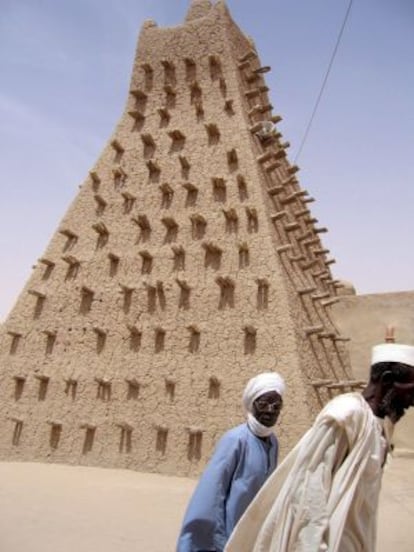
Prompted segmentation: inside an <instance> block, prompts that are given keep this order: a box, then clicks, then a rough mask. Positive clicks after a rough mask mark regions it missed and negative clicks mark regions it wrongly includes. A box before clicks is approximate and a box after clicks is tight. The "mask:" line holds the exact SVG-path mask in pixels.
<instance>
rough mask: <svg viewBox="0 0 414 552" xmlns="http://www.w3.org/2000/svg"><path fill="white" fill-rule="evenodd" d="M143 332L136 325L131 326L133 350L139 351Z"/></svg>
mask: <svg viewBox="0 0 414 552" xmlns="http://www.w3.org/2000/svg"><path fill="white" fill-rule="evenodd" d="M141 341H142V332H141V330H139V329H138V328H136V327H135V326H130V328H129V348H130V350H131V351H134V352H137V351H139V350H140V348H141Z"/></svg>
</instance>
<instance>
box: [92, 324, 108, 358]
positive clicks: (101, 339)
mask: <svg viewBox="0 0 414 552" xmlns="http://www.w3.org/2000/svg"><path fill="white" fill-rule="evenodd" d="M93 331H94V332H95V335H96V352H97V353H98V355H99V354H100V353H102V351H103V350H104V348H105V345H106V337H107V332H106V331H105V330H103V329H102V328H99V327H97V326H95V327H94V328H93Z"/></svg>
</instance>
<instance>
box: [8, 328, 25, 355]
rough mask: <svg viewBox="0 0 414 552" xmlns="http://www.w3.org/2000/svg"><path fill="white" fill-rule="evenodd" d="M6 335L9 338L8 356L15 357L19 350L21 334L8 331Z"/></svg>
mask: <svg viewBox="0 0 414 552" xmlns="http://www.w3.org/2000/svg"><path fill="white" fill-rule="evenodd" d="M7 333H8V334H9V336H10V337H11V341H10V349H9V354H11V355H15V354H16V353H17V350H18V348H19V345H20V342H21V339H22V334H21V333H18V332H12V331H8V332H7Z"/></svg>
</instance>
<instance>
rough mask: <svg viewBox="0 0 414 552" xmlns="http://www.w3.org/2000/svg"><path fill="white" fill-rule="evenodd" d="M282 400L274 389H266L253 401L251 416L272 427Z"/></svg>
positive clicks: (280, 408)
mask: <svg viewBox="0 0 414 552" xmlns="http://www.w3.org/2000/svg"><path fill="white" fill-rule="evenodd" d="M282 406H283V400H282V397H281V396H280V395H279V393H277V392H276V391H268V392H267V393H264V394H263V395H260V397H257V399H256V400H255V401H254V402H253V416H254V417H255V418H256V420H257V421H258V422H260V423H261V424H262V425H264V426H266V427H272V426H274V425H275V423H276V422H277V419H278V417H279V414H280V411H281V410H282Z"/></svg>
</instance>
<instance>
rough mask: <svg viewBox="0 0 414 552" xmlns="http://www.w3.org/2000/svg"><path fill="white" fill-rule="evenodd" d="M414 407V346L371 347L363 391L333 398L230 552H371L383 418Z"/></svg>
mask: <svg viewBox="0 0 414 552" xmlns="http://www.w3.org/2000/svg"><path fill="white" fill-rule="evenodd" d="M413 405H414V347H412V346H409V345H397V344H391V343H389V344H388V343H387V344H383V345H378V346H376V347H374V348H373V354H372V362H371V374H370V381H369V383H368V386H367V387H366V389H365V390H364V392H363V393H362V395H361V394H360V393H347V394H343V395H340V396H338V397H336V398H335V399H333V400H332V401H330V402H329V403H328V404H327V405H326V407H325V408H324V409H323V410H322V412H321V413H320V414H319V415H318V417H317V418H316V421H315V423H314V425H313V426H312V428H311V429H310V430H309V431H308V432H307V433H306V434H305V435H304V437H303V438H302V439H301V440H300V441H299V443H298V444H297V445H296V447H295V448H294V449H293V450H292V451H291V452H290V453H289V455H288V456H287V457H286V458H285V460H284V462H282V464H281V465H280V467H279V468H278V469H277V470H276V471H275V472H274V473H273V475H272V476H271V477H270V478H269V479H268V481H267V482H266V484H265V485H264V486H263V487H262V489H261V490H260V491H259V493H258V494H257V495H256V498H255V500H254V501H253V502H252V503H251V504H250V506H249V508H248V509H247V510H246V512H245V514H244V515H243V517H242V518H241V519H240V521H239V523H238V525H237V526H236V528H235V530H234V532H233V533H232V535H231V536H230V539H229V541H228V544H227V546H226V548H225V552H322V551H328V552H374V551H375V538H376V515H377V506H378V496H379V491H380V486H381V476H382V467H383V464H384V461H385V456H386V453H387V449H388V446H389V441H388V439H387V435H386V433H387V432H386V430H385V426H384V419H385V418H386V417H387V418H389V420H390V421H391V423H393V424H394V423H396V422H397V421H398V420H399V419H400V418H401V417H402V416H403V415H404V412H405V410H406V409H407V408H409V407H411V406H413Z"/></svg>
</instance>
